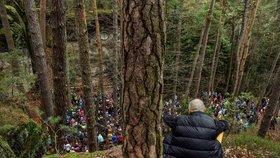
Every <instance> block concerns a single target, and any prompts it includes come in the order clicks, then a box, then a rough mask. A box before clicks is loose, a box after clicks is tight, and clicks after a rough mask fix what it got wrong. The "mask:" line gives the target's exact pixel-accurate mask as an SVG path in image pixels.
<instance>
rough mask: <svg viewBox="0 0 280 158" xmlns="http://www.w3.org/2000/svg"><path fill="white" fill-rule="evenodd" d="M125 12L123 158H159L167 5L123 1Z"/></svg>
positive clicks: (142, 0) (154, 1)
mask: <svg viewBox="0 0 280 158" xmlns="http://www.w3.org/2000/svg"><path fill="white" fill-rule="evenodd" d="M122 12H123V15H124V21H123V29H122V33H123V36H122V37H123V40H122V41H123V43H122V47H123V52H122V58H123V61H124V63H123V64H124V65H123V74H122V81H123V84H122V86H123V94H122V95H123V100H122V107H123V119H124V144H123V157H125V158H127V157H134V158H144V157H150V158H160V157H162V153H163V151H162V138H163V137H162V133H161V130H162V129H161V126H162V119H161V115H162V108H163V105H162V90H163V55H164V51H165V23H164V2H163V1H162V0H134V1H129V0H124V1H123V8H122ZM151 22H153V23H151Z"/></svg>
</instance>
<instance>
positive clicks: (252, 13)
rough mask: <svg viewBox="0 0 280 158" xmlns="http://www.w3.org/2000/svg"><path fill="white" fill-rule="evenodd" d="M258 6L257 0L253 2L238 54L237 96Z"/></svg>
mask: <svg viewBox="0 0 280 158" xmlns="http://www.w3.org/2000/svg"><path fill="white" fill-rule="evenodd" d="M258 4H259V0H255V1H253V2H252V5H251V10H250V14H249V17H248V18H249V21H248V28H247V30H246V33H245V38H244V45H243V49H242V50H241V51H240V53H239V54H240V66H239V70H238V76H237V77H238V80H237V85H236V93H237V94H238V93H239V91H240V88H241V82H242V79H243V75H244V67H245V63H246V59H247V57H248V53H249V45H250V40H251V32H252V29H253V26H254V22H255V17H256V14H257V9H258Z"/></svg>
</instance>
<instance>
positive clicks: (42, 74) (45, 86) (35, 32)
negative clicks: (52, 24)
mask: <svg viewBox="0 0 280 158" xmlns="http://www.w3.org/2000/svg"><path fill="white" fill-rule="evenodd" d="M24 8H25V12H26V16H27V21H28V28H29V32H30V36H31V43H32V47H33V50H34V53H35V68H36V73H37V75H38V80H39V86H40V93H41V99H42V105H41V106H42V109H43V111H44V116H43V119H47V118H48V117H50V116H52V113H53V100H52V95H51V91H50V85H49V81H48V73H47V64H46V60H45V51H44V46H43V41H42V36H41V31H40V25H39V21H38V17H37V14H36V12H35V11H36V9H35V8H36V6H35V3H34V0H28V1H24Z"/></svg>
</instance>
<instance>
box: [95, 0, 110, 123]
mask: <svg viewBox="0 0 280 158" xmlns="http://www.w3.org/2000/svg"><path fill="white" fill-rule="evenodd" d="M92 9H93V18H94V21H95V30H96V31H95V33H96V42H97V52H98V67H99V69H98V70H99V71H98V74H99V92H100V95H101V96H102V108H103V126H104V128H106V127H107V120H106V100H105V93H104V85H103V84H104V80H103V76H104V75H103V52H102V45H101V37H100V26H99V20H98V13H97V5H96V0H93V1H92Z"/></svg>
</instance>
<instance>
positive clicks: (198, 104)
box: [189, 99, 206, 113]
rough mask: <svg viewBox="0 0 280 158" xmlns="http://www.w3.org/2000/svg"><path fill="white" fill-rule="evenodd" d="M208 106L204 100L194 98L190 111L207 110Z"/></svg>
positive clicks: (190, 104)
mask: <svg viewBox="0 0 280 158" xmlns="http://www.w3.org/2000/svg"><path fill="white" fill-rule="evenodd" d="M205 110H206V108H205V105H204V103H203V101H202V100H200V99H194V100H192V101H191V102H190V103H189V112H190V113H191V112H196V111H200V112H205Z"/></svg>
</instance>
